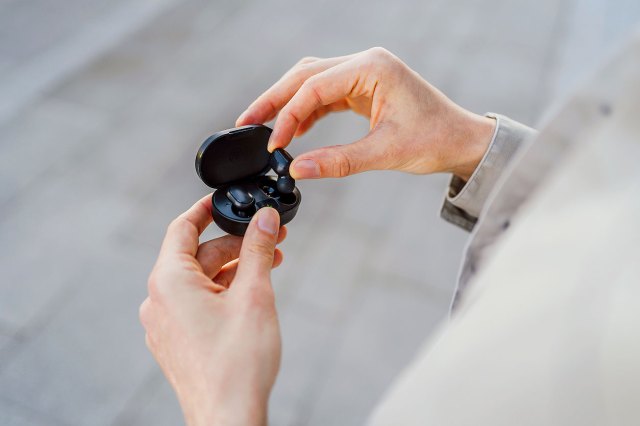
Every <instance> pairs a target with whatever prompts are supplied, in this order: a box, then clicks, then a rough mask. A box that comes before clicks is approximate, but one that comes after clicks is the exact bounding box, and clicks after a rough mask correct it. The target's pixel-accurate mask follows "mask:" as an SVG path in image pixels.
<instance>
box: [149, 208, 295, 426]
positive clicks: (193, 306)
mask: <svg viewBox="0 0 640 426" xmlns="http://www.w3.org/2000/svg"><path fill="white" fill-rule="evenodd" d="M210 200H211V197H210V196H207V197H205V198H203V199H201V200H200V201H199V202H198V203H196V204H195V205H194V206H193V207H191V208H190V209H189V210H188V211H187V212H185V213H183V214H182V215H180V216H179V217H178V218H177V219H175V220H174V221H173V222H172V223H171V225H169V228H168V230H167V235H166V237H165V240H164V242H163V244H162V248H161V250H160V255H159V257H158V260H157V263H156V265H155V267H154V268H153V271H152V272H151V275H150V277H149V283H148V284H149V297H148V298H147V299H146V300H145V301H144V302H143V303H142V305H141V306H140V320H141V322H142V324H143V325H144V328H145V330H146V332H147V335H146V342H147V346H148V347H149V349H150V350H151V352H152V353H153V355H154V357H155V358H156V360H157V361H158V364H160V367H161V368H162V370H163V372H164V374H165V375H166V376H167V379H168V380H169V382H170V383H171V385H172V386H173V388H174V390H175V392H176V394H177V396H178V399H179V401H180V405H181V406H182V410H183V413H184V415H185V420H186V422H187V424H188V425H190V426H194V425H217V424H225V425H234V424H252V425H257V424H266V421H267V402H268V399H269V394H270V391H271V388H272V387H273V384H274V381H275V378H276V375H277V373H278V369H279V365H280V346H281V342H280V329H279V325H278V319H277V314H276V308H275V301H274V294H273V289H272V287H271V278H270V272H271V268H272V267H276V266H278V265H279V264H280V263H281V262H282V253H281V252H280V250H278V249H276V248H275V246H276V244H277V243H278V242H280V241H282V240H283V239H284V238H285V236H286V229H285V228H284V227H279V220H280V218H279V216H278V213H277V212H276V211H275V210H274V209H272V208H263V209H260V210H259V211H258V212H257V213H256V215H255V217H254V218H253V220H252V221H251V223H250V225H249V228H248V229H247V233H246V235H245V237H244V239H243V238H240V237H235V236H231V235H228V236H224V237H221V238H217V239H215V240H211V241H207V242H205V243H203V244H199V241H198V238H199V236H200V234H201V233H202V231H204V229H205V228H206V227H207V225H209V223H210V222H211V201H210Z"/></svg>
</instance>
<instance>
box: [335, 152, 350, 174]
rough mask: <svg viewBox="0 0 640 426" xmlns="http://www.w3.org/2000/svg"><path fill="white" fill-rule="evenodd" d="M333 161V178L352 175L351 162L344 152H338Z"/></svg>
mask: <svg viewBox="0 0 640 426" xmlns="http://www.w3.org/2000/svg"><path fill="white" fill-rule="evenodd" d="M333 161H334V163H333V171H334V175H335V176H337V177H346V176H349V175H350V174H351V173H352V170H353V165H352V160H351V159H350V158H349V157H348V156H347V155H346V154H345V153H344V152H340V151H338V152H337V153H336V156H335V157H334V160H333Z"/></svg>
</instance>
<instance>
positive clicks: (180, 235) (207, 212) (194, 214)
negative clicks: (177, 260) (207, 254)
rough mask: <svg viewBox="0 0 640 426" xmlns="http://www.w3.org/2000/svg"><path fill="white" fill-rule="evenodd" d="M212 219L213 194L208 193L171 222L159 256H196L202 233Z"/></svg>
mask: <svg viewBox="0 0 640 426" xmlns="http://www.w3.org/2000/svg"><path fill="white" fill-rule="evenodd" d="M212 220H213V219H212V216H211V195H207V196H205V197H203V198H201V199H200V201H198V202H197V203H195V204H194V205H193V206H192V207H191V208H190V209H189V210H187V211H186V212H184V213H182V214H181V215H180V216H178V217H177V218H176V219H174V220H173V222H171V224H170V225H169V227H168V228H167V234H166V235H165V237H164V241H163V242H162V247H161V249H160V256H159V257H161V258H162V257H165V256H175V255H178V254H188V255H190V256H195V255H196V253H197V251H198V243H199V241H198V239H199V237H200V234H202V232H203V231H204V230H205V228H206V227H207V226H208V225H209V224H210V223H211V221H212Z"/></svg>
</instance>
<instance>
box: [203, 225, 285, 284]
mask: <svg viewBox="0 0 640 426" xmlns="http://www.w3.org/2000/svg"><path fill="white" fill-rule="evenodd" d="M286 237H287V228H286V227H285V226H282V227H281V228H280V231H279V232H278V241H277V243H278V244H280V243H281V242H282V241H284V239H285V238H286ZM240 247H242V238H241V237H237V236H234V235H226V236H224V237H220V238H216V239H214V240H209V241H207V242H205V243H202V244H200V247H198V253H197V254H196V259H197V260H198V262H199V263H200V265H201V266H202V271H203V273H204V274H205V275H206V276H208V277H209V278H213V277H215V276H216V274H218V272H220V269H221V268H222V267H223V266H224V265H226V264H227V263H229V262H231V261H232V260H234V259H237V258H238V256H239V255H240Z"/></svg>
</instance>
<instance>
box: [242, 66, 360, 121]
mask: <svg viewBox="0 0 640 426" xmlns="http://www.w3.org/2000/svg"><path fill="white" fill-rule="evenodd" d="M353 56H354V55H347V56H339V57H336V58H328V59H317V58H305V59H303V60H301V61H300V62H298V63H297V64H296V65H294V66H293V68H291V69H290V70H289V71H288V72H287V73H285V74H284V75H283V76H282V78H281V79H280V80H278V81H277V82H276V83H275V84H274V85H273V86H271V87H270V88H269V89H268V90H267V91H266V92H264V93H263V94H262V95H260V96H259V97H258V99H256V100H255V101H254V102H253V103H252V104H251V105H250V106H249V108H247V110H246V111H245V112H243V113H242V114H241V115H240V117H238V120H237V121H236V126H244V125H246V124H258V123H264V122H267V121H269V120H271V119H273V117H275V116H276V114H277V113H278V111H280V109H282V107H283V106H285V105H286V103H287V102H289V99H291V97H292V96H293V95H294V94H295V93H296V92H297V91H298V89H299V88H300V86H302V84H303V83H304V82H305V81H306V80H307V79H308V78H309V77H311V76H314V75H316V74H318V73H320V72H322V71H324V70H327V69H329V68H331V67H333V66H336V65H338V64H341V63H342V62H344V61H347V60H349V59H350V58H352V57H353Z"/></svg>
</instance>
